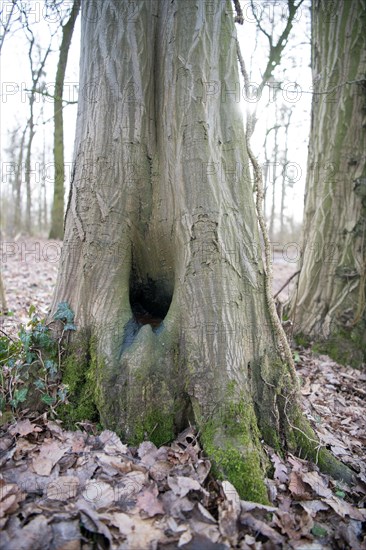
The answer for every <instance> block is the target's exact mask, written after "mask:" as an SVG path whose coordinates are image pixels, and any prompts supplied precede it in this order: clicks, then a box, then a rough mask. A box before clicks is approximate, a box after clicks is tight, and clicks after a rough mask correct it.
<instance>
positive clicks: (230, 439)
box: [62, 327, 353, 503]
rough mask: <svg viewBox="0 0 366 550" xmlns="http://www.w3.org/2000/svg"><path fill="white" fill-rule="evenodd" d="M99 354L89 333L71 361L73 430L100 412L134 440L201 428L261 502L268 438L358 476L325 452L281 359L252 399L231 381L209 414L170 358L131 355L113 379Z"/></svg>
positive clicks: (342, 474) (163, 438) (213, 451)
mask: <svg viewBox="0 0 366 550" xmlns="http://www.w3.org/2000/svg"><path fill="white" fill-rule="evenodd" d="M141 338H142V339H143V340H145V339H147V340H148V339H149V338H151V328H148V327H146V328H145V329H144V333H143V334H142V336H141ZM145 344H146V342H145ZM97 349H98V346H97V344H96V341H95V339H93V338H92V339H88V336H87V333H85V334H84V335H83V336H80V335H79V337H78V339H77V341H75V342H74V343H73V344H72V352H71V353H70V354H69V355H68V357H67V358H66V360H65V362H64V367H63V370H64V375H63V382H65V383H67V384H69V387H70V394H71V395H70V402H71V405H72V406H71V407H65V408H64V410H63V412H62V418H63V419H64V421H65V422H66V424H68V426H70V425H72V424H73V423H75V422H80V421H82V420H92V421H96V420H97V415H98V413H99V415H100V420H101V423H102V425H103V427H105V428H108V429H112V430H114V431H115V432H116V433H118V435H120V436H121V437H122V438H123V440H124V441H126V442H127V443H129V444H133V445H137V444H138V443H140V442H141V441H144V440H150V441H152V442H153V443H155V444H156V445H157V446H159V445H163V444H167V443H169V442H171V441H172V440H173V439H175V437H176V436H177V435H178V433H180V432H181V431H182V430H183V429H185V428H186V427H188V426H189V425H195V426H196V428H197V430H198V437H199V439H200V441H201V443H202V446H203V450H204V452H205V454H206V455H207V456H208V458H209V459H210V460H211V461H212V471H213V474H214V475H215V476H216V477H217V478H218V479H229V481H231V483H232V484H233V485H234V486H235V488H236V489H237V491H238V493H239V495H240V497H241V498H243V499H246V500H252V501H255V502H261V503H268V496H267V490H266V486H265V483H264V478H265V475H266V471H268V469H269V467H270V464H269V461H268V459H267V457H266V455H265V452H264V450H263V447H262V444H261V441H264V442H265V443H267V444H268V445H270V446H272V447H274V448H275V449H276V451H278V452H279V453H282V452H283V450H286V451H289V452H292V453H294V454H296V455H297V456H299V457H301V458H303V459H306V460H311V461H313V462H314V463H315V464H317V465H318V466H319V468H320V470H321V471H322V472H323V473H326V474H329V475H331V476H332V477H334V478H335V479H340V480H343V481H345V482H347V483H351V482H352V475H353V472H352V471H351V470H350V469H349V468H348V467H347V466H345V465H344V464H342V463H341V462H339V461H338V460H337V459H336V458H335V457H334V456H333V455H332V454H331V453H330V452H329V451H327V450H326V449H324V448H321V447H320V444H319V441H318V438H317V436H316V434H315V432H314V431H313V429H312V428H311V426H310V424H309V422H308V421H307V420H306V419H305V418H304V416H303V413H302V411H301V409H300V406H299V400H298V393H297V387H296V386H295V389H294V382H293V377H292V375H291V374H290V370H287V367H286V365H283V364H281V363H280V362H278V359H277V364H276V369H273V363H272V364H271V361H270V360H269V359H266V360H263V362H262V364H261V365H260V367H259V368H257V369H255V372H257V377H256V378H255V377H254V380H253V395H252V399H251V397H250V396H249V397H248V396H245V395H244V394H242V395H238V394H236V392H235V385H234V384H230V383H229V385H228V388H227V391H226V396H225V398H224V399H223V400H222V402H221V403H220V402H218V401H217V402H213V403H212V406H211V407H210V408H209V412H208V410H207V408H204V407H202V406H201V404H200V403H199V400H198V399H197V398H195V397H191V396H189V395H188V393H184V392H180V391H179V390H178V389H177V388H178V387H179V384H177V376H178V374H177V371H175V372H174V367H173V366H172V365H173V363H172V362H171V357H170V356H169V354H168V358H165V359H164V357H161V356H160V359H159V360H157V358H156V357H155V358H154V356H153V354H151V353H146V355H145V356H142V355H141V354H137V355H136V354H135V353H131V354H130V357H127V356H125V357H124V361H125V363H126V364H125V365H124V369H125V371H127V372H128V376H124V379H123V378H122V377H118V376H115V375H114V378H113V380H112V379H111V377H110V375H111V370H109V375H108V365H107V363H106V360H105V357H101V355H100V354H98V351H97ZM134 351H136V350H134ZM169 357H170V359H169ZM132 358H134V361H133V363H131V360H132ZM169 361H170V364H171V367H170V376H169V375H168V376H167V363H168V362H169ZM76 365H77V368H75V366H76ZM122 366H123V365H122ZM270 372H271V373H272V378H271V379H270V380H268V379H267V378H266V377H267V376H269V374H270ZM106 373H107V374H106ZM106 376H107V378H108V383H106V382H105V377H106ZM264 380H265V381H264ZM103 388H106V389H103ZM108 388H109V390H108Z"/></svg>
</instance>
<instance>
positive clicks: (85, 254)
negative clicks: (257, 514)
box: [51, 0, 349, 501]
mask: <svg viewBox="0 0 366 550" xmlns="http://www.w3.org/2000/svg"><path fill="white" fill-rule="evenodd" d="M82 10H83V14H82V15H83V17H82V52H83V55H82V58H81V74H80V89H81V94H80V102H79V107H78V120H77V132H76V143H75V152H74V168H73V176H72V188H71V195H70V198H69V204H68V207H67V212H66V225H65V237H64V245H63V250H62V258H61V266H60V271H59V276H58V282H57V287H56V291H55V295H54V300H53V307H52V312H51V315H52V313H53V312H55V310H56V308H57V304H59V303H60V302H63V303H65V302H67V303H68V304H69V305H70V306H71V308H72V309H73V310H74V312H75V315H76V322H77V324H78V327H79V332H78V335H77V337H76V338H75V339H74V343H73V349H72V352H71V353H70V355H69V357H68V359H67V361H66V364H65V373H64V381H65V382H68V383H69V384H70V388H71V390H72V393H73V397H72V399H73V404H74V407H75V409H74V419H80V418H85V416H86V414H88V415H89V417H90V416H92V415H93V414H95V412H96V409H95V407H96V408H97V410H98V411H99V413H100V416H101V420H102V422H103V424H104V425H105V426H108V427H110V428H112V429H114V430H116V431H117V432H118V433H120V434H123V436H124V437H125V438H126V439H127V440H129V441H138V440H141V439H143V438H144V437H145V435H146V436H147V437H148V438H151V439H152V440H154V441H155V442H156V443H157V444H161V443H164V442H167V441H169V440H170V439H171V438H172V437H174V434H175V433H177V432H178V431H179V430H181V429H182V428H184V427H186V426H187V425H188V424H189V422H192V423H194V424H196V425H197V426H198V428H199V430H200V437H201V440H202V442H203V445H204V448H205V450H206V452H207V453H208V454H209V456H210V457H211V458H212V460H213V462H214V465H215V470H216V473H217V474H218V475H225V476H227V477H229V479H231V480H232V481H233V482H234V484H235V485H236V486H237V488H238V490H239V491H240V493H241V494H242V495H243V496H244V495H245V496H246V497H247V498H253V499H257V500H258V499H259V500H262V501H264V500H266V490H265V487H264V484H263V479H262V473H263V469H262V468H263V465H264V463H265V459H264V456H263V452H262V449H261V445H260V431H259V430H261V433H262V435H263V437H264V438H265V440H266V441H267V442H269V443H270V444H272V445H274V446H275V447H276V448H280V447H287V448H290V449H292V450H293V451H295V450H297V451H298V452H300V449H301V450H302V451H301V452H303V453H304V454H305V455H308V456H313V457H315V455H316V454H317V450H318V444H317V443H316V440H315V437H314V434H313V432H312V430H311V429H310V427H309V425H308V424H307V423H306V422H305V420H304V418H303V417H302V415H301V412H300V409H299V405H298V393H297V391H298V390H297V382H296V376H295V373H294V369H293V365H292V364H291V363H292V359H291V355H290V358H288V355H286V353H283V350H282V351H281V350H280V347H279V344H278V341H277V338H276V333H275V331H277V330H278V325H276V323H275V318H274V317H273V303H272V302H271V303H269V298H270V296H271V295H270V292H271V290H268V288H269V286H268V284H267V283H268V280H267V279H266V275H265V273H264V270H263V266H262V260H261V253H260V240H259V235H258V230H257V219H256V212H255V204H254V199H253V184H252V182H251V178H250V176H249V170H248V158H247V154H246V139H245V135H244V131H243V123H242V118H241V113H240V111H239V110H238V108H237V104H236V102H235V101H231V100H230V95H227V94H226V91H227V90H232V89H233V83H235V82H238V68H237V58H236V55H237V42H236V38H235V29H234V20H233V17H232V15H231V5H230V2H222V1H221V0H213V2H209V3H208V2H205V1H203V0H195V1H193V2H175V1H174V2H165V1H161V2H151V1H150V0H149V1H146V2H144V1H140V2H137V3H134V4H131V3H129V2H127V1H126V2H121V1H120V0H106V1H104V2H84V3H83V4H82ZM107 30H108V32H107ZM96 37H97V39H96ZM213 37H215V40H213ZM218 44H219V45H220V47H218ZM121 52H122V53H123V55H122V54H121ZM212 82H216V83H219V86H220V93H212V90H213V88H212V87H211V85H210V83H212ZM251 158H252V155H251ZM257 179H258V178H257ZM257 184H258V185H259V180H258V181H257ZM261 196H262V195H261ZM259 204H260V201H259ZM267 275H268V274H267ZM264 287H265V288H266V290H267V292H266V293H265V292H264ZM63 307H64V314H65V318H67V317H68V316H69V315H70V314H69V313H68V310H67V308H66V306H63ZM59 315H60V312H59ZM277 322H278V319H277ZM272 323H273V324H272ZM78 415H79V417H78ZM319 463H320V465H321V466H322V467H323V468H327V469H328V470H329V471H332V472H333V473H334V474H335V475H338V476H345V477H346V478H347V479H349V471H348V470H346V469H344V468H343V467H340V465H339V464H338V463H337V462H336V461H335V460H334V459H333V458H332V456H331V455H329V453H328V452H327V451H325V450H323V449H322V450H320V452H319Z"/></svg>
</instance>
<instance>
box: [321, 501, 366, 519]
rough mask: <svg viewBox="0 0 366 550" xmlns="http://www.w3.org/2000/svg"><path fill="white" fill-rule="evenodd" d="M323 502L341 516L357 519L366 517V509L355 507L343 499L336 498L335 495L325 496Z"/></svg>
mask: <svg viewBox="0 0 366 550" xmlns="http://www.w3.org/2000/svg"><path fill="white" fill-rule="evenodd" d="M324 502H326V503H327V504H329V506H330V507H331V508H333V510H334V511H335V512H336V513H337V514H338V515H339V516H341V517H342V518H344V517H345V516H349V517H350V518H352V519H357V520H358V521H365V519H366V510H365V509H363V510H362V509H359V508H355V507H354V506H352V505H351V504H349V503H348V502H346V501H345V500H341V499H339V498H337V497H336V496H334V495H333V496H332V498H326V499H324Z"/></svg>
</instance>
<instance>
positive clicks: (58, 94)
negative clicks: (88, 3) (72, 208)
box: [49, 0, 80, 239]
mask: <svg viewBox="0 0 366 550" xmlns="http://www.w3.org/2000/svg"><path fill="white" fill-rule="evenodd" d="M79 10H80V0H75V1H74V3H73V5H72V9H71V13H70V17H69V19H68V20H67V22H66V23H65V24H64V25H63V27H62V41H61V46H60V55H59V60H58V65H57V72H56V80H55V97H54V149H53V160H54V169H55V183H54V190H53V204H52V214H51V229H50V235H49V237H50V239H62V237H63V233H64V195H65V187H64V183H65V160H64V123H63V89H64V81H65V73H66V65H67V59H68V55H69V49H70V44H71V39H72V35H73V32H74V27H75V21H76V18H77V16H78V13H79Z"/></svg>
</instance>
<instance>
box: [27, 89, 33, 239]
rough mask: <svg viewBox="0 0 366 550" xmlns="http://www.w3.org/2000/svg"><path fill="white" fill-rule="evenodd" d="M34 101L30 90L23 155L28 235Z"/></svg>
mask: <svg viewBox="0 0 366 550" xmlns="http://www.w3.org/2000/svg"><path fill="white" fill-rule="evenodd" d="M34 101H35V96H34V92H33V90H32V93H31V97H30V98H29V105H30V117H29V122H28V127H29V135H28V143H27V146H26V157H25V188H26V207H25V230H26V232H27V234H28V235H31V233H32V186H31V174H32V170H31V159H32V143H33V138H34V136H35V131H34V114H33V105H34Z"/></svg>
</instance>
